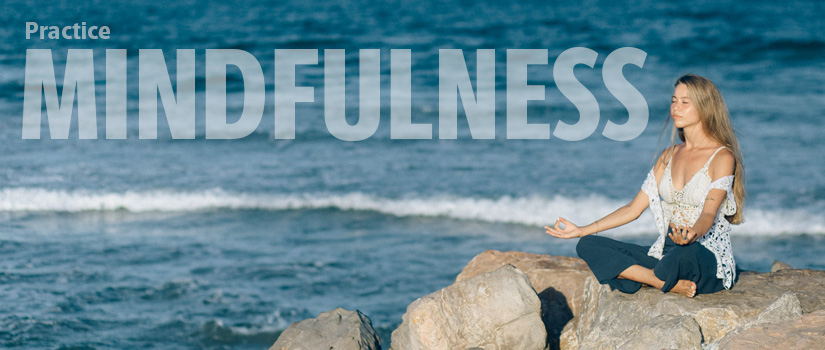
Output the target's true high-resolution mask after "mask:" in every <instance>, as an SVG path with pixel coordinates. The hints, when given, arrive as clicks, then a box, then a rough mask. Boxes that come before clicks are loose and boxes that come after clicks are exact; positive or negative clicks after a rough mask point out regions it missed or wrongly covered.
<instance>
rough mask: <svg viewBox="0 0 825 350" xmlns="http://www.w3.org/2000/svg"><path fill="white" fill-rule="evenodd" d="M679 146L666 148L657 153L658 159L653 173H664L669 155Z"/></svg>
mask: <svg viewBox="0 0 825 350" xmlns="http://www.w3.org/2000/svg"><path fill="white" fill-rule="evenodd" d="M678 146H679V145H675V146H668V147H667V148H665V149H664V150H662V153H659V158H658V159H657V160H656V166H655V171H656V172H657V173H658V172H659V170H661V171H664V170H665V167H667V161H668V160H669V159H670V154H671V153H672V152H673V151H674V150H675V149H676V147H678Z"/></svg>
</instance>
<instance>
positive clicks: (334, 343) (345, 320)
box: [269, 308, 381, 350]
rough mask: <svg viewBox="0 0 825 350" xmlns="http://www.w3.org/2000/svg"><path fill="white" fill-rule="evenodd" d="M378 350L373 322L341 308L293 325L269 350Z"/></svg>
mask: <svg viewBox="0 0 825 350" xmlns="http://www.w3.org/2000/svg"><path fill="white" fill-rule="evenodd" d="M319 349H324V350H328V349H329V350H380V349H381V344H380V343H379V341H378V335H377V334H376V333H375V330H374V329H373V328H372V322H370V319H369V318H367V316H365V315H364V314H362V313H361V312H360V311H357V310H356V311H348V310H344V309H342V308H337V309H335V310H331V311H327V312H324V313H322V314H320V315H318V317H317V318H311V319H307V320H303V321H300V322H296V323H293V324H292V325H290V326H289V328H287V329H286V330H285V331H284V332H283V333H281V336H280V337H278V340H277V341H275V344H273V345H272V347H270V348H269V350H319Z"/></svg>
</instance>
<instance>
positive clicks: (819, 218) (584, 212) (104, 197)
mask: <svg viewBox="0 0 825 350" xmlns="http://www.w3.org/2000/svg"><path fill="white" fill-rule="evenodd" d="M625 203H626V202H624V201H619V200H615V199H610V198H607V197H603V196H598V195H590V196H585V197H565V196H553V197H541V196H531V197H510V196H504V197H499V198H472V197H456V196H438V197H403V198H383V197H379V196H375V195H370V194H364V193H360V192H354V193H346V194H320V193H318V194H280V195H279V194H250V193H234V192H229V191H225V190H222V189H209V190H202V191H192V192H181V191H172V190H153V191H126V192H118V193H114V192H93V191H85V190H76V191H65V190H47V189H40V188H6V189H2V190H0V211H4V212H82V211H116V210H125V211H130V212H190V211H204V210H216V209H234V210H243V209H258V210H290V209H324V208H333V209H339V210H367V211H375V212H380V213H384V214H389V215H394V216H399V217H411V216H424V217H445V218H452V219H462V220H474V221H484V222H494V223H511V224H520V225H528V226H544V225H548V224H550V225H552V224H553V223H554V222H555V220H556V218H557V217H559V216H561V217H564V218H566V219H568V220H570V221H572V222H574V223H578V224H587V223H590V222H592V221H594V220H596V219H598V218H600V217H602V216H604V215H606V214H608V213H610V212H612V211H614V210H616V209H617V208H619V207H620V206H622V205H624V204H625ZM754 207H755V205H753V204H751V206H750V209H749V210H748V212H747V214H746V222H745V223H744V224H742V225H737V226H734V228H733V231H732V232H733V233H734V234H738V235H779V234H797V233H814V234H825V215H823V213H817V212H813V211H809V210H805V209H778V210H764V209H758V207H757V208H754ZM653 227H654V224H653V220H652V216H651V215H650V214H649V213H647V212H645V213H643V214H642V216H641V217H640V218H639V220H636V221H634V222H631V223H629V224H627V225H624V226H622V227H619V228H616V229H613V230H612V231H613V232H615V233H617V234H641V233H652V232H654V229H653Z"/></svg>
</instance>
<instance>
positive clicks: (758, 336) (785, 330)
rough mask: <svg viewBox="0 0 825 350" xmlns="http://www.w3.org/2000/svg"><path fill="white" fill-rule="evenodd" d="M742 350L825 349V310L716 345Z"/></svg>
mask: <svg viewBox="0 0 825 350" xmlns="http://www.w3.org/2000/svg"><path fill="white" fill-rule="evenodd" d="M712 348H716V349H720V350H739V349H743V350H744V349H748V350H750V349H756V350H759V349H764V350H776V349H825V310H817V311H814V312H812V313H810V314H807V315H804V316H802V317H798V318H794V319H792V320H788V321H784V322H776V323H765V324H761V325H757V326H753V327H750V328H747V329H744V330H742V331H741V332H737V333H736V334H728V335H727V336H725V337H724V338H723V339H722V340H721V341H720V342H719V344H718V345H717V346H714V347H712Z"/></svg>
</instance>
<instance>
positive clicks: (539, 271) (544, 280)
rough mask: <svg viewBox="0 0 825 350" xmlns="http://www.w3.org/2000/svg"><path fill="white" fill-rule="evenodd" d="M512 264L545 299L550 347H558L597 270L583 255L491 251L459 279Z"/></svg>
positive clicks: (470, 266)
mask: <svg viewBox="0 0 825 350" xmlns="http://www.w3.org/2000/svg"><path fill="white" fill-rule="evenodd" d="M508 264H510V265H513V266H515V267H516V268H518V269H519V270H521V271H524V273H525V274H527V277H529V278H530V283H531V284H532V286H533V289H535V290H536V292H538V295H539V300H541V311H542V315H543V316H542V320H543V321H544V324H545V330H546V332H547V334H548V339H547V341H548V344H549V347H550V349H557V348H558V346H559V345H558V344H559V336H560V335H561V333H562V329H563V328H564V326H565V324H567V323H569V322H570V321H571V319H573V318H574V317H575V316H577V315H578V314H579V310H580V308H581V301H582V295H583V291H584V281H585V280H587V278H588V277H590V276H593V273H591V272H590V269H589V268H588V267H587V264H586V263H585V262H584V260H582V259H579V258H571V257H566V256H552V255H540V254H528V253H522V252H499V251H495V250H488V251H486V252H483V253H481V254H479V255H476V257H474V258H473V260H471V261H470V263H468V264H467V266H465V267H464V270H462V271H461V273H460V274H459V275H458V277H456V282H460V281H464V280H467V279H469V278H472V277H474V276H478V275H480V274H482V273H485V272H490V271H493V270H495V269H497V268H499V267H501V266H505V265H508Z"/></svg>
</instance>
